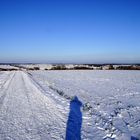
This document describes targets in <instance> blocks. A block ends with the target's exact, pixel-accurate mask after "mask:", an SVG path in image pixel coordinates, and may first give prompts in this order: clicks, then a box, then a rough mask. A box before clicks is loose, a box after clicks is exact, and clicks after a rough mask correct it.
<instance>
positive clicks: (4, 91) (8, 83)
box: [0, 73, 15, 110]
mask: <svg viewBox="0 0 140 140" xmlns="http://www.w3.org/2000/svg"><path fill="white" fill-rule="evenodd" d="M10 75H11V74H9V76H10ZM14 76H15V73H13V74H12V76H11V77H10V78H8V80H6V81H5V82H4V83H3V85H2V86H3V88H4V87H5V89H4V90H2V94H1V96H0V110H1V108H2V105H3V103H4V99H5V97H6V95H7V91H8V88H9V87H10V84H11V83H12V80H13V78H14Z"/></svg>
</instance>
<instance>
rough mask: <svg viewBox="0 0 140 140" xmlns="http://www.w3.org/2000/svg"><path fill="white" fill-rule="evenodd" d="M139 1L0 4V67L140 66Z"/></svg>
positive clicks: (7, 0)
mask: <svg viewBox="0 0 140 140" xmlns="http://www.w3.org/2000/svg"><path fill="white" fill-rule="evenodd" d="M139 7H140V1H139V0H0V62H36V63H38V62H42V63H43V62H46V63H140V8H139Z"/></svg>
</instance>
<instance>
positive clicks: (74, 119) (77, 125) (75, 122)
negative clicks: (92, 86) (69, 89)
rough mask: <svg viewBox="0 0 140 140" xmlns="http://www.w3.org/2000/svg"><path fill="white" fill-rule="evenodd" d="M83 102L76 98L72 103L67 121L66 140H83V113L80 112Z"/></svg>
mask: <svg viewBox="0 0 140 140" xmlns="http://www.w3.org/2000/svg"><path fill="white" fill-rule="evenodd" d="M81 106H82V102H81V101H79V99H78V97H77V96H75V97H74V99H73V100H72V101H71V102H70V112H69V117H68V121H67V129H66V138H65V140H81V126H82V112H81V110H80V108H81Z"/></svg>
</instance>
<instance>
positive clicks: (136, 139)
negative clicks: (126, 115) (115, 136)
mask: <svg viewBox="0 0 140 140" xmlns="http://www.w3.org/2000/svg"><path fill="white" fill-rule="evenodd" d="M131 140H139V139H138V138H136V137H134V136H131Z"/></svg>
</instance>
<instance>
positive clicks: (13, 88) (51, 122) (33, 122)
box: [0, 72, 66, 140]
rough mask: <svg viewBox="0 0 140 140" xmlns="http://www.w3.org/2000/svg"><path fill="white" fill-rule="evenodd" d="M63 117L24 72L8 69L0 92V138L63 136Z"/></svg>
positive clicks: (1, 139) (24, 139) (64, 125)
mask: <svg viewBox="0 0 140 140" xmlns="http://www.w3.org/2000/svg"><path fill="white" fill-rule="evenodd" d="M65 129H66V119H65V117H64V114H62V113H61V110H59V109H58V108H57V107H56V103H55V102H54V101H53V100H52V99H51V98H48V97H47V96H45V95H44V94H42V93H41V92H40V90H39V89H38V88H37V87H36V86H35V85H34V84H33V83H32V82H31V80H30V79H29V77H28V75H27V74H25V73H24V72H11V74H10V76H9V79H8V80H7V81H6V83H4V88H3V89H2V90H1V91H0V140H26V139H27V140H31V139H33V140H46V139H47V140H49V139H50V140H52V139H56V140H58V139H60V140H61V139H64V137H65Z"/></svg>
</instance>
